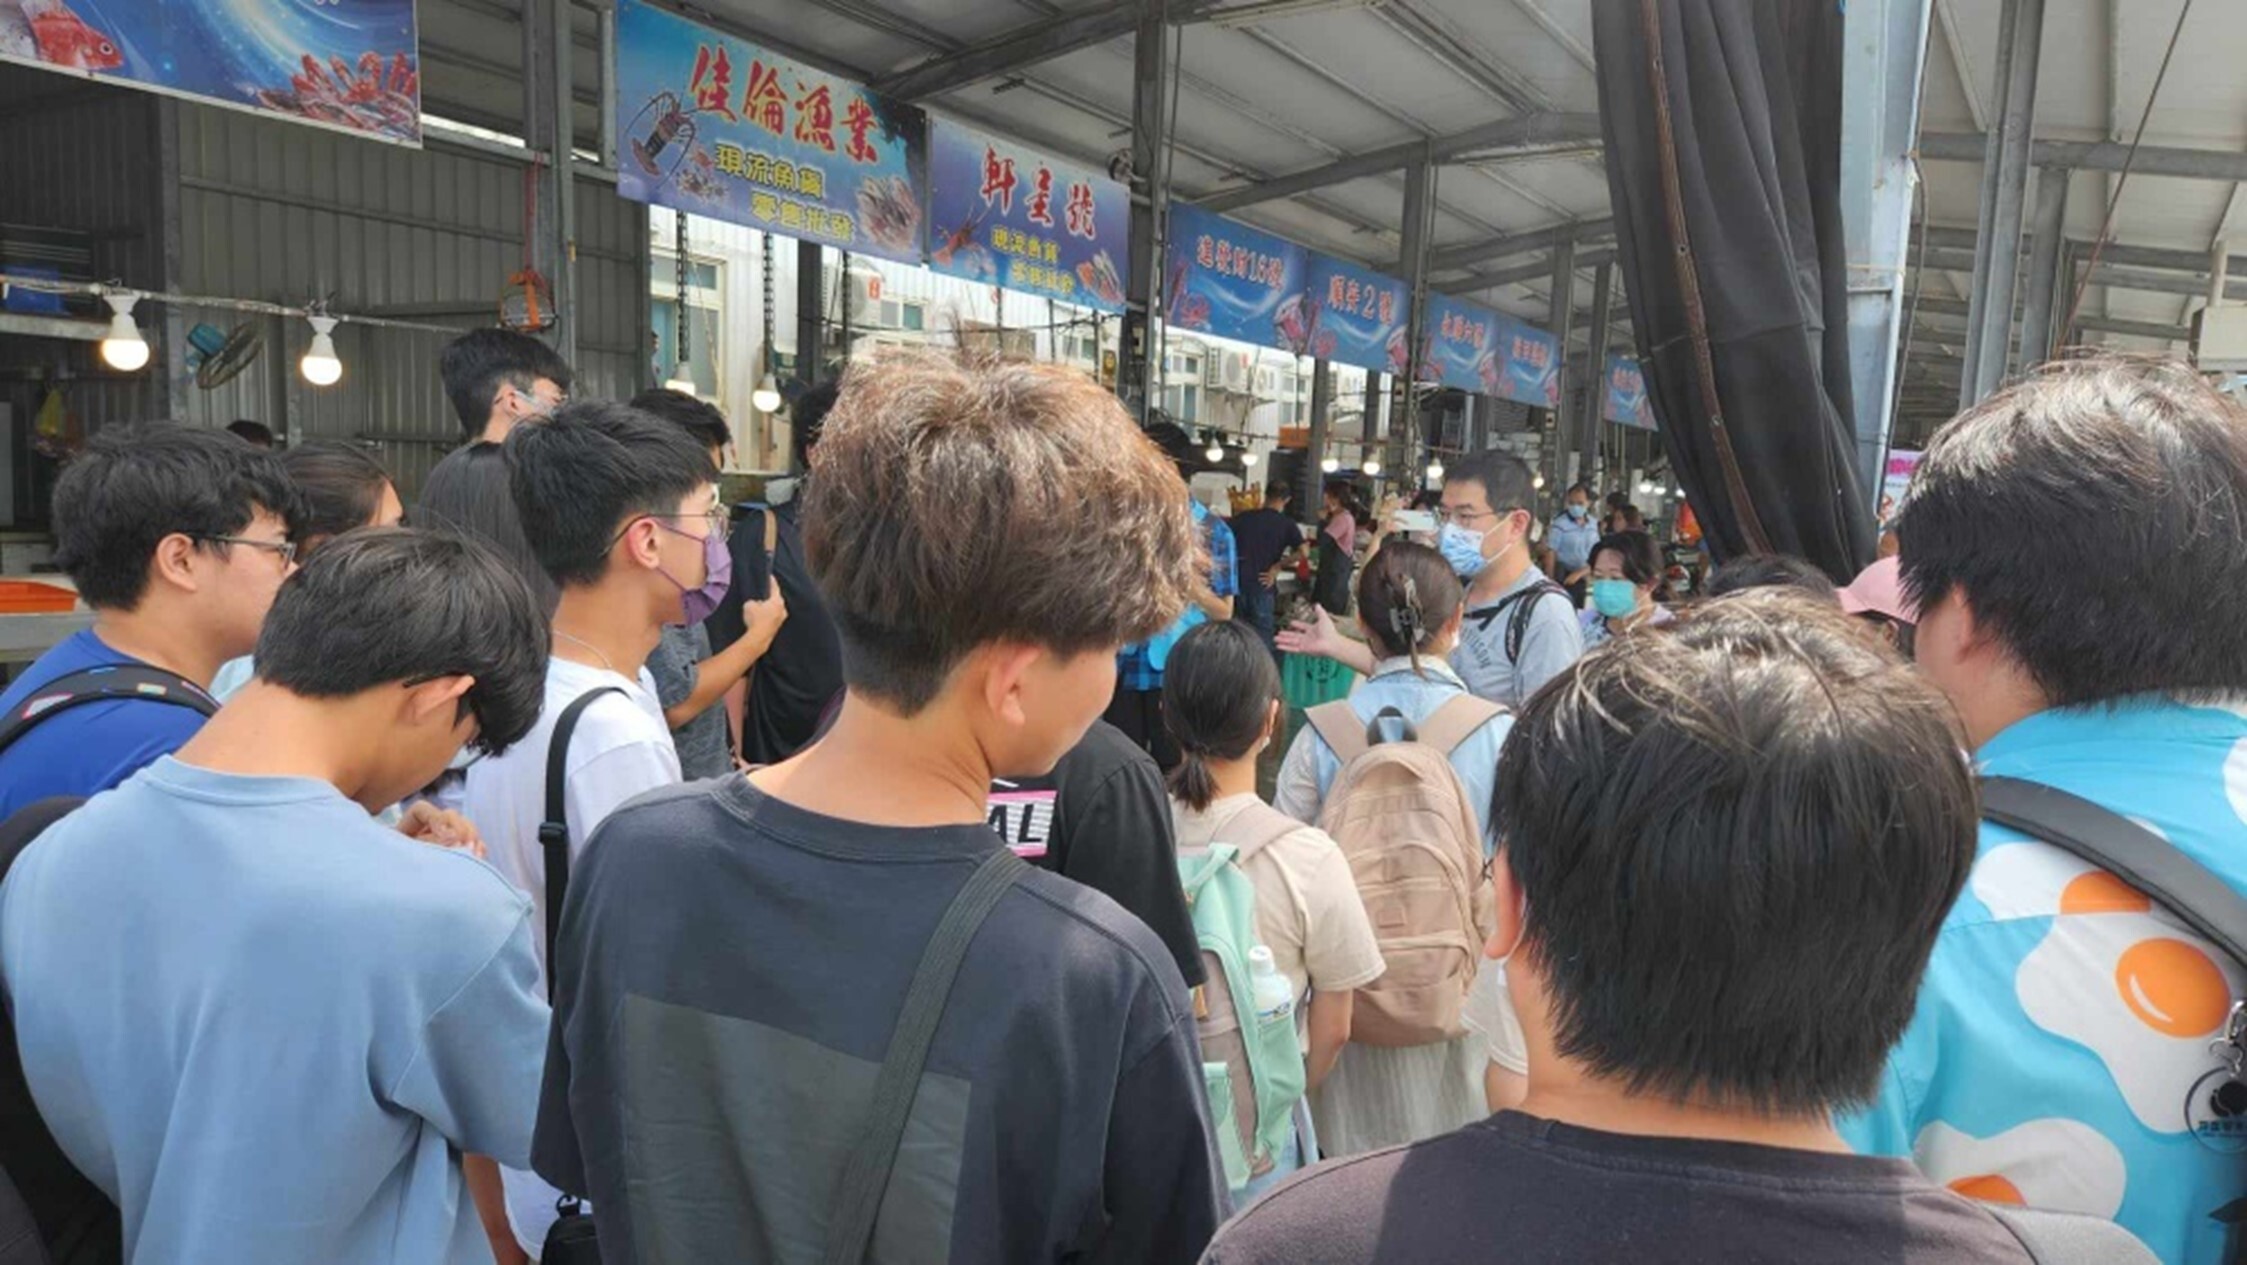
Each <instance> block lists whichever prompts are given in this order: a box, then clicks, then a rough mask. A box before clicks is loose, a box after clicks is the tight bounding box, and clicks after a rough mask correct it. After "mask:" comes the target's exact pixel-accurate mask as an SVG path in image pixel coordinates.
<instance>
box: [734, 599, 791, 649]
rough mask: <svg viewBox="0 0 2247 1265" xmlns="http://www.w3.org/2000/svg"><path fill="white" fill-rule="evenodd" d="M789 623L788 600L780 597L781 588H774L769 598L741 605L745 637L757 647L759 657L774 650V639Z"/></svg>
mask: <svg viewBox="0 0 2247 1265" xmlns="http://www.w3.org/2000/svg"><path fill="white" fill-rule="evenodd" d="M787 622H788V599H787V598H785V597H782V596H781V595H780V586H779V585H777V584H775V585H773V586H772V594H771V596H769V597H764V598H760V599H758V600H756V601H753V602H752V601H745V602H743V603H742V604H741V623H742V627H743V629H744V630H745V631H744V632H743V634H742V635H743V636H744V637H746V638H747V639H748V640H749V641H750V642H752V643H754V644H755V645H756V647H757V653H758V654H759V655H762V654H764V652H765V651H767V650H769V649H771V648H772V641H773V638H775V637H778V636H779V635H780V626H781V625H782V624H785V623H787Z"/></svg>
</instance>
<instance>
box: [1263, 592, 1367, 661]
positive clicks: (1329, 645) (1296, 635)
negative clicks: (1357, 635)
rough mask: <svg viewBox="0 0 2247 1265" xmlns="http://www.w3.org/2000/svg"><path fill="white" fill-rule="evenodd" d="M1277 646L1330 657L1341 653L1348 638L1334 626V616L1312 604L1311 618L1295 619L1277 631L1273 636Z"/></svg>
mask: <svg viewBox="0 0 2247 1265" xmlns="http://www.w3.org/2000/svg"><path fill="white" fill-rule="evenodd" d="M1275 640H1276V641H1277V642H1278V644H1279V648H1280V649H1281V650H1283V651H1285V652H1286V653H1288V654H1307V655H1311V656H1313V657H1316V658H1321V659H1332V658H1335V657H1336V656H1338V655H1339V654H1341V652H1342V650H1343V647H1344V643H1346V642H1347V641H1348V640H1349V639H1348V638H1347V637H1344V636H1343V635H1342V630H1341V629H1339V628H1336V627H1335V626H1334V616H1332V615H1330V614H1328V613H1327V609H1326V608H1325V607H1324V606H1318V605H1313V606H1312V607H1311V618H1310V619H1308V620H1297V621H1296V622H1295V623H1293V624H1290V625H1289V626H1287V627H1286V628H1283V629H1281V630H1280V632H1279V636H1278V637H1277V638H1275Z"/></svg>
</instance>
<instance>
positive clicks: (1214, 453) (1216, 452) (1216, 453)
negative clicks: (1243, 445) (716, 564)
mask: <svg viewBox="0 0 2247 1265" xmlns="http://www.w3.org/2000/svg"><path fill="white" fill-rule="evenodd" d="M1202 455H1203V456H1204V457H1207V458H1209V459H1210V461H1211V462H1219V461H1223V460H1224V459H1225V445H1223V444H1221V443H1218V442H1217V441H1216V440H1214V439H1212V440H1210V441H1209V451H1207V452H1205V453H1203V454H1202Z"/></svg>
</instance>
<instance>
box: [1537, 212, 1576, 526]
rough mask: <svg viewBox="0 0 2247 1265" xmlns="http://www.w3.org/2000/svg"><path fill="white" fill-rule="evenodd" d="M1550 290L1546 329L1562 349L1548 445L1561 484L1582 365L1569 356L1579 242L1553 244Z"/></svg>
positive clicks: (1574, 316)
mask: <svg viewBox="0 0 2247 1265" xmlns="http://www.w3.org/2000/svg"><path fill="white" fill-rule="evenodd" d="M1551 287H1552V288H1551V290H1550V291H1549V292H1548V293H1547V295H1546V308H1545V312H1546V318H1545V324H1546V328H1548V329H1550V330H1552V331H1553V333H1554V335H1555V342H1556V344H1557V345H1558V346H1559V348H1560V364H1558V365H1556V366H1555V367H1554V373H1555V374H1556V375H1557V376H1558V377H1559V379H1560V398H1558V399H1556V400H1554V401H1553V442H1552V443H1551V444H1550V445H1549V446H1548V449H1549V451H1550V452H1551V453H1552V461H1553V464H1552V472H1553V481H1555V482H1557V481H1559V479H1560V477H1561V476H1562V475H1564V474H1565V473H1566V472H1567V468H1566V465H1565V464H1564V462H1563V460H1562V458H1561V455H1560V454H1561V451H1562V450H1563V449H1564V448H1566V447H1572V446H1573V445H1572V443H1571V440H1570V435H1571V434H1572V433H1573V430H1574V425H1573V423H1574V419H1575V417H1576V410H1575V408H1574V407H1573V406H1574V404H1575V395H1576V391H1575V379H1574V376H1573V375H1574V374H1575V372H1576V371H1577V370H1578V369H1581V368H1582V367H1583V366H1582V362H1580V361H1579V360H1577V359H1576V357H1574V356H1571V355H1569V354H1568V335H1569V331H1570V327H1572V326H1574V325H1575V324H1576V243H1575V242H1574V241H1564V242H1556V243H1555V244H1554V245H1553V276H1552V282H1551Z"/></svg>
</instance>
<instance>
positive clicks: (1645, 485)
mask: <svg viewBox="0 0 2247 1265" xmlns="http://www.w3.org/2000/svg"><path fill="white" fill-rule="evenodd" d="M1638 490H1639V492H1640V493H1641V494H1642V495H1645V496H1652V495H1654V480H1652V479H1640V480H1639V481H1638Z"/></svg>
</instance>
